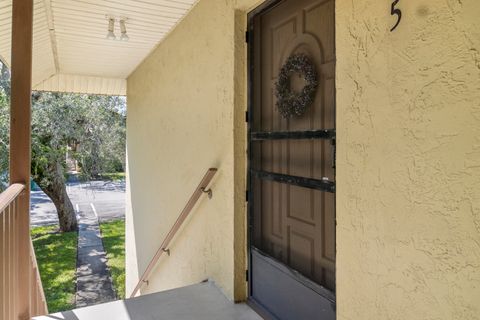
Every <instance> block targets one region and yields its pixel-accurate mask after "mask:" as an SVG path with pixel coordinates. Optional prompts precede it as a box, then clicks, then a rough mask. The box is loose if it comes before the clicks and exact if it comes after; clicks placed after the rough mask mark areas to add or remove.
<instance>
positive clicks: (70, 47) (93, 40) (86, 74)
mask: <svg viewBox="0 0 480 320" xmlns="http://www.w3.org/2000/svg"><path fill="white" fill-rule="evenodd" d="M196 1H197V0H34V8H35V12H34V26H33V70H32V72H33V75H32V86H33V89H34V90H43V91H59V92H78V93H91V94H108V95H125V94H126V78H127V76H128V75H129V74H130V73H131V72H133V70H135V68H136V67H137V66H138V64H139V63H140V62H141V61H142V60H143V59H144V58H145V57H146V56H147V55H148V54H149V53H150V52H151V51H152V49H153V48H154V47H155V46H156V45H157V44H158V43H159V42H160V41H161V40H162V39H163V38H164V37H165V36H166V35H167V34H168V33H169V32H170V31H171V30H172V29H173V28H174V27H175V25H176V24H177V23H178V22H179V21H180V20H181V19H182V18H183V17H184V16H185V15H186V14H187V13H188V12H189V10H190V9H191V8H192V7H193V5H194V4H195V3H196ZM11 5H12V0H0V57H1V58H2V60H4V61H5V62H6V63H7V64H10V59H11V57H10V50H11V14H12V8H11ZM108 17H114V18H115V19H116V21H115V29H114V31H115V35H116V36H117V39H119V38H120V35H121V33H120V25H119V20H120V19H124V18H126V22H125V25H126V29H127V34H128V37H129V40H128V41H120V40H109V39H107V38H106V36H107V31H108Z"/></svg>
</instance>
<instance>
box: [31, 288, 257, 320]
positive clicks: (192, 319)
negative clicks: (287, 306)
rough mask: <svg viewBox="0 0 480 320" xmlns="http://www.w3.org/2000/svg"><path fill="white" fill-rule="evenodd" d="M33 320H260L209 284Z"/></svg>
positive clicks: (244, 306)
mask: <svg viewBox="0 0 480 320" xmlns="http://www.w3.org/2000/svg"><path fill="white" fill-rule="evenodd" d="M33 319H34V320H58V319H61V320H105V319H112V320H113V319H115V320H160V319H162V320H261V319H262V318H261V317H260V316H259V315H257V314H256V313H255V312H254V311H253V310H252V309H250V307H248V306H247V305H246V304H234V303H233V302H231V301H229V300H228V299H227V298H226V297H225V296H224V295H223V294H222V293H221V292H220V290H219V289H218V288H217V287H216V286H215V285H214V284H213V283H212V282H205V283H201V284H196V285H193V286H188V287H183V288H178V289H173V290H169V291H163V292H159V293H154V294H149V295H144V296H140V297H137V298H133V299H127V300H122V301H115V302H110V303H105V304H100V305H96V306H92V307H87V308H83V309H76V310H72V311H67V312H60V313H55V314H52V315H48V316H41V317H34V318H33Z"/></svg>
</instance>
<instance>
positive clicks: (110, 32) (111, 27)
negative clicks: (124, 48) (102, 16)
mask: <svg viewBox="0 0 480 320" xmlns="http://www.w3.org/2000/svg"><path fill="white" fill-rule="evenodd" d="M114 32H115V19H114V18H108V33H107V39H109V40H116V39H117V37H116V36H115V33H114Z"/></svg>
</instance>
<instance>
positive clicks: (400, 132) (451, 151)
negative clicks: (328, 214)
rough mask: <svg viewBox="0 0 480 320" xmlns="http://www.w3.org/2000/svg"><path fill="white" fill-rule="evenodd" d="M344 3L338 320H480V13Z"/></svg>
mask: <svg viewBox="0 0 480 320" xmlns="http://www.w3.org/2000/svg"><path fill="white" fill-rule="evenodd" d="M336 1H337V2H336V3H337V5H336V25H337V31H336V32H337V33H336V39H337V40H336V42H337V61H338V62H337V130H338V134H337V136H338V154H337V184H338V185H337V190H338V191H337V289H338V291H337V299H338V300H337V302H338V304H337V309H338V319H340V320H347V319H348V320H350V319H351V320H361V319H368V320H370V319H399V320H400V319H401V320H405V319H408V320H412V319H422V320H425V319H445V320H447V319H466V320H467V319H468V320H471V319H480V54H479V50H480V1H478V0H462V1H460V0H415V1H402V0H400V2H399V5H398V7H399V8H401V9H402V11H403V20H402V22H401V24H400V26H399V27H398V29H397V30H396V31H394V32H392V33H390V32H389V31H388V30H389V28H390V27H391V26H392V24H393V23H394V21H395V19H394V18H393V17H391V16H390V14H389V13H390V4H391V2H393V1H377V0H355V1H351V0H336Z"/></svg>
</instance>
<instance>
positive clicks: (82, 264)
mask: <svg viewBox="0 0 480 320" xmlns="http://www.w3.org/2000/svg"><path fill="white" fill-rule="evenodd" d="M84 209H86V210H83V211H81V212H80V214H79V219H78V222H79V225H78V251H77V252H78V253H77V292H76V295H75V300H76V306H77V307H86V306H91V305H95V304H99V303H104V302H109V301H114V300H116V294H115V290H114V289H113V284H112V280H111V277H110V272H109V270H108V267H107V258H106V254H105V250H104V248H103V242H102V237H101V235H100V226H99V224H98V217H97V216H96V214H95V212H94V211H93V209H91V208H90V207H86V208H84Z"/></svg>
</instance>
